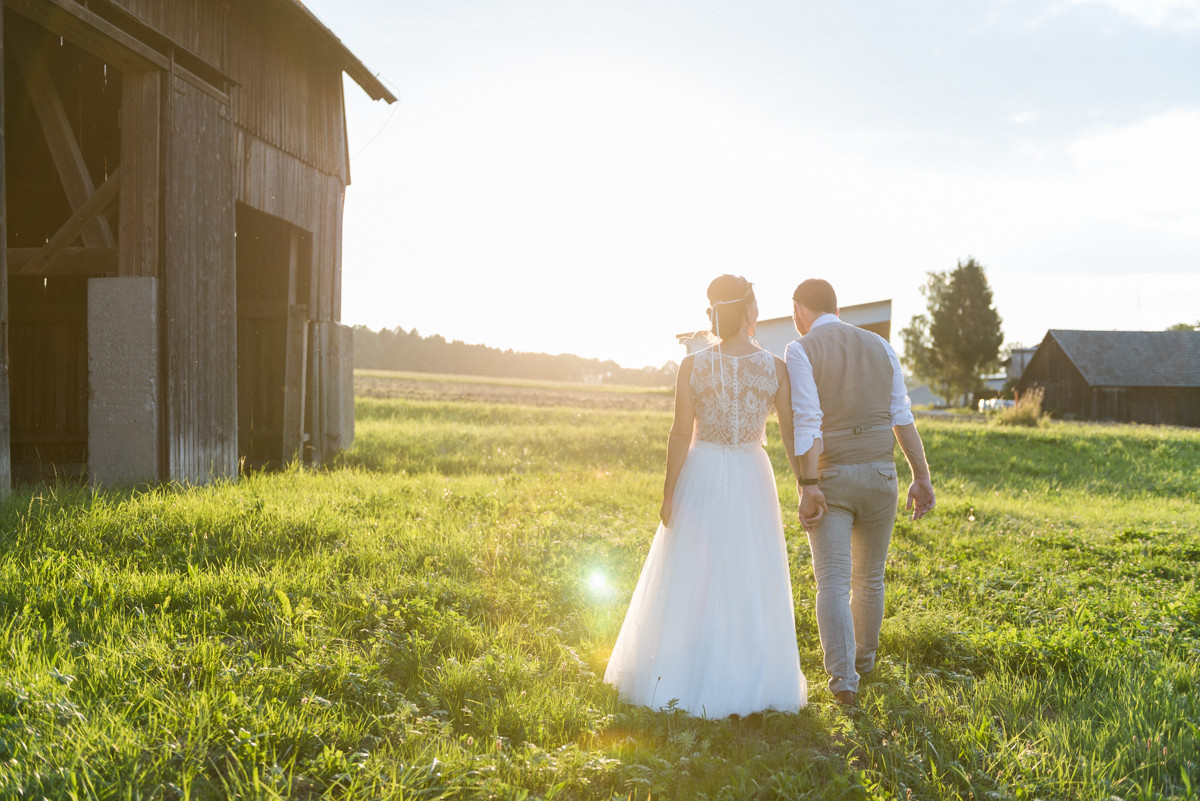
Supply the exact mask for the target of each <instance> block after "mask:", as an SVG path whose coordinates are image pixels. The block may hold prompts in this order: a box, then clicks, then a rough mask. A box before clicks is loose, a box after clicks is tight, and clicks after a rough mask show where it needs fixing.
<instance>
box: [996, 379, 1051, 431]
mask: <svg viewBox="0 0 1200 801" xmlns="http://www.w3.org/2000/svg"><path fill="white" fill-rule="evenodd" d="M1045 394H1046V393H1045V392H1044V391H1043V390H1042V388H1041V387H1034V388H1033V389H1031V390H1029V391H1028V392H1025V393H1022V394H1021V395H1019V396H1018V397H1017V403H1016V405H1014V406H1010V407H1008V408H1007V409H1000V410H999V411H997V412H996V413H995V414H994V415H993V416H992V418H991V419H992V421H993V422H996V423H999V424H1000V425H1005V426H1040V425H1042V423H1044V422H1046V421H1048V420H1049V419H1050V415H1049V413H1047V412H1044V411H1042V399H1043V398H1044V397H1045Z"/></svg>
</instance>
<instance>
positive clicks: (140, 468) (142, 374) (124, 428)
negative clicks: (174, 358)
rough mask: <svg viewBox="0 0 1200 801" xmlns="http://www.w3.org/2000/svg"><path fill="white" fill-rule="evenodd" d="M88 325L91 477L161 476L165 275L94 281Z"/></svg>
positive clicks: (111, 481)
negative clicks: (161, 281)
mask: <svg viewBox="0 0 1200 801" xmlns="http://www.w3.org/2000/svg"><path fill="white" fill-rule="evenodd" d="M87 325H88V330H87V337H88V478H89V479H90V480H91V482H92V483H93V484H98V485H106V486H114V485H129V484H139V483H147V482H157V481H158V480H159V475H160V471H159V464H158V439H159V422H158V421H159V413H158V403H159V400H158V396H159V392H158V389H159V387H158V348H159V342H158V286H157V280H156V279H154V278H149V277H127V278H90V279H88V298H87Z"/></svg>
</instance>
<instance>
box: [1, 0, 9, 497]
mask: <svg viewBox="0 0 1200 801" xmlns="http://www.w3.org/2000/svg"><path fill="white" fill-rule="evenodd" d="M6 24H7V20H6V19H5V13H4V6H3V5H0V243H3V242H7V241H8V207H7V200H6V198H7V195H8V192H7V191H6V189H7V188H6V186H5V182H6V181H7V172H6V169H7V168H6V165H5V151H6V150H7V148H6V147H5V134H4V130H5V123H4V115H5V109H4V104H5V100H4V64H5V61H6V59H5V57H4V55H5V54H4V42H5V40H6V39H7V38H8V37H7V36H5V34H6V33H7V31H6V30H5V26H6ZM8 367H9V362H8V252H7V248H0V500H4V499H7V498H8V497H9V496H11V495H12V446H11V442H10V440H11V436H12V401H11V398H10V396H11V393H10V392H9V379H8V373H9V370H8Z"/></svg>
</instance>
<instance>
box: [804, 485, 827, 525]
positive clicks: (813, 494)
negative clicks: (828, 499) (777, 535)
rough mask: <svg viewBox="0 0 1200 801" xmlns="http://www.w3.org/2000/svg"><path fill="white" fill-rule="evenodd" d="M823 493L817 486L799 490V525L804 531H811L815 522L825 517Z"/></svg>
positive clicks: (825, 508) (825, 507)
mask: <svg viewBox="0 0 1200 801" xmlns="http://www.w3.org/2000/svg"><path fill="white" fill-rule="evenodd" d="M827 509H828V507H827V506H826V505H825V493H824V492H821V488H820V487H817V486H812V487H801V488H800V509H799V517H800V525H801V526H802V527H803V528H804V530H805V531H809V532H811V531H813V530H814V529H815V528H816V527H817V521H818V520H820V519H821V518H822V517H824V516H825V512H826V510H827Z"/></svg>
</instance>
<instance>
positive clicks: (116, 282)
mask: <svg viewBox="0 0 1200 801" xmlns="http://www.w3.org/2000/svg"><path fill="white" fill-rule="evenodd" d="M0 32H2V33H3V59H2V69H3V89H4V95H3V98H2V99H0V137H2V139H3V148H2V156H0V188H2V190H3V191H0V198H2V199H3V201H2V202H3V203H4V204H5V206H6V207H0V235H2V236H3V237H4V239H5V242H6V244H7V247H6V248H5V249H3V250H0V258H2V259H4V261H3V262H0V268H2V274H3V275H4V276H6V277H7V280H6V281H3V282H0V335H2V336H0V490H7V488H8V487H9V486H10V485H11V479H12V478H13V477H14V476H15V477H17V478H22V477H39V476H44V475H48V474H56V475H60V476H62V475H66V476H79V477H87V478H90V479H91V480H93V481H95V482H97V483H106V484H108V483H133V482H142V481H181V482H206V481H209V480H212V479H215V478H224V477H232V476H236V475H237V473H238V470H239V465H240V464H243V463H248V464H254V465H257V464H268V463H280V462H285V461H291V460H293V459H298V458H299V459H305V460H307V461H320V460H322V459H325V458H327V457H328V456H329V455H331V454H332V453H334V452H336V451H337V450H339V449H341V448H344V447H346V446H348V445H349V444H350V442H351V440H352V439H353V436H354V417H353V405H352V400H353V398H352V372H351V371H352V359H351V342H352V340H351V337H350V333H349V330H348V329H347V328H346V327H344V326H342V325H341V324H340V322H339V320H340V317H341V252H342V241H341V235H342V206H343V198H344V193H345V188H346V185H347V184H348V183H349V181H350V169H349V156H348V152H347V139H346V120H345V110H344V103H343V97H342V85H343V84H342V73H343V72H345V73H346V74H348V75H349V76H350V77H351V78H353V79H354V80H355V81H356V82H357V83H358V85H359V86H361V87H362V89H363V90H365V91H366V92H367V93H368V94H369V95H370V96H371V97H372V98H374V99H377V100H378V99H382V100H386V101H388V102H393V101H394V100H395V97H393V96H392V94H391V93H390V92H389V91H388V90H387V89H385V88H384V87H383V85H382V84H381V83H380V82H379V81H378V80H377V79H376V78H375V77H374V76H372V75H371V74H370V73H369V72H368V71H367V69H366V67H364V66H363V64H362V63H361V62H360V61H359V60H358V59H357V58H355V56H354V55H353V54H352V53H350V52H349V51H348V50H347V49H346V47H345V46H344V45H342V43H341V42H340V41H339V40H338V39H337V38H336V37H335V36H334V35H333V34H332V33H331V32H330V31H329V30H328V29H326V28H325V27H324V26H323V25H322V24H321V23H320V22H319V21H318V20H317V19H316V18H315V17H314V16H313V15H312V14H311V13H310V12H309V11H308V10H307V9H305V8H304V6H303V5H302V4H301V3H300V2H297V1H296V0H235V1H234V2H229V0H87V2H80V1H79V0H3V4H2V6H0ZM5 315H6V316H5Z"/></svg>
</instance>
